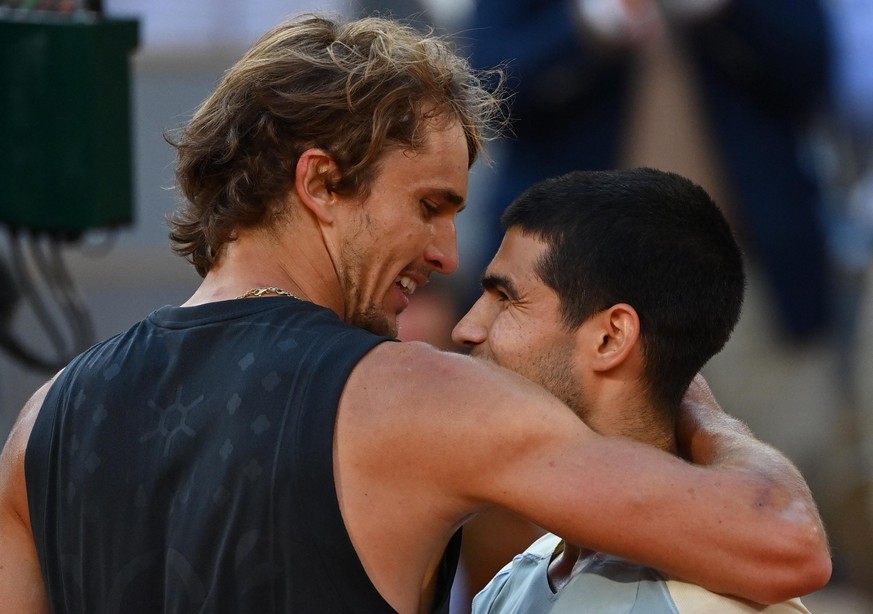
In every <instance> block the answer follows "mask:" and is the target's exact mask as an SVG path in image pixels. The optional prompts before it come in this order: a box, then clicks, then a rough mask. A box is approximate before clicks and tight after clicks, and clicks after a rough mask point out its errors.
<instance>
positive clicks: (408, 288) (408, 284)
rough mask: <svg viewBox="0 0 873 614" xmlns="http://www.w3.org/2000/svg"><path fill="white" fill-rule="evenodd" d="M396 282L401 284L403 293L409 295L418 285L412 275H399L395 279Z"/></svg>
mask: <svg viewBox="0 0 873 614" xmlns="http://www.w3.org/2000/svg"><path fill="white" fill-rule="evenodd" d="M394 283H395V284H397V285H399V286H400V287H401V288H402V289H403V293H404V294H407V295H411V294H412V293H413V292H415V289H416V288H417V287H418V284H416V283H415V282H414V281H413V280H412V278H411V277H407V276H406V275H398V276H397V279H395V280H394Z"/></svg>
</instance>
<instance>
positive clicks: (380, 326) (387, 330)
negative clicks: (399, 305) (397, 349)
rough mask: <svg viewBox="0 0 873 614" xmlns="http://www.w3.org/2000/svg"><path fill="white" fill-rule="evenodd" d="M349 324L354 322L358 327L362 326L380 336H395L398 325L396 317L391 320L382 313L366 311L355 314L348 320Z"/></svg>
mask: <svg viewBox="0 0 873 614" xmlns="http://www.w3.org/2000/svg"><path fill="white" fill-rule="evenodd" d="M349 323H350V324H354V325H355V326H357V327H359V328H363V329H364V330H367V331H369V332H371V333H373V334H374V335H379V336H382V337H392V338H396V337H397V332H398V325H397V318H394V319H393V320H392V319H390V318H388V317H387V316H386V315H385V314H384V313H381V312H379V313H376V312H372V311H371V312H367V313H360V314H355V315H354V316H352V318H351V319H350V320H349Z"/></svg>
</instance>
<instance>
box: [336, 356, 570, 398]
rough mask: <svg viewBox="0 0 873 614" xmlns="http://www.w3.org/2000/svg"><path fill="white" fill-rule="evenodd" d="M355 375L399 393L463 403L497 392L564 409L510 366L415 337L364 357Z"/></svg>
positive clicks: (370, 384) (395, 393)
mask: <svg viewBox="0 0 873 614" xmlns="http://www.w3.org/2000/svg"><path fill="white" fill-rule="evenodd" d="M353 375H354V376H358V377H360V379H363V380H365V381H366V382H367V384H368V388H371V389H372V388H373V387H375V386H380V385H387V386H389V390H390V391H391V392H392V394H393V395H395V396H396V395H397V394H398V393H399V392H401V391H402V392H408V393H410V394H416V396H419V397H424V396H425V393H438V394H436V395H435V396H436V398H438V399H443V400H446V399H449V398H451V399H453V400H454V401H456V402H462V401H464V400H465V399H468V400H471V401H475V400H478V399H482V398H488V397H490V396H491V395H492V394H493V393H495V392H499V393H500V394H501V395H503V396H505V397H507V399H511V398H513V397H516V396H517V397H522V398H525V399H529V400H530V401H531V402H532V403H533V404H534V405H541V404H546V405H557V406H560V407H564V406H563V404H561V403H560V402H558V401H557V400H556V399H555V398H554V397H552V395H550V394H548V393H547V392H546V391H545V390H544V389H542V388H541V387H540V386H538V385H536V384H534V383H532V382H530V381H529V380H527V379H525V378H523V377H521V376H519V375H518V374H516V373H513V372H512V371H510V370H508V369H504V368H503V367H500V366H498V365H496V364H494V363H491V362H488V361H484V360H480V359H477V358H472V357H470V356H467V355H464V354H458V353H455V352H447V351H444V350H440V349H438V348H435V347H434V346H432V345H429V344H427V343H423V342H417V341H406V342H401V343H383V344H382V345H380V346H378V347H377V348H376V349H374V350H373V351H372V352H370V354H368V355H367V356H366V357H365V358H364V360H362V361H361V363H360V364H359V365H358V367H357V368H356V373H354V374H353ZM422 400H424V399H422ZM507 404H509V403H507Z"/></svg>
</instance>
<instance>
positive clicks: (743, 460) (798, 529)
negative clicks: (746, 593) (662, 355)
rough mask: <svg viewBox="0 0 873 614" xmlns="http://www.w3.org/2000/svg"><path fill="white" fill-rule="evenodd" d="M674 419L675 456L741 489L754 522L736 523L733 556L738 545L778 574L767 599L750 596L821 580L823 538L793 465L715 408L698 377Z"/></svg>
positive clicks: (789, 591) (811, 586)
mask: <svg viewBox="0 0 873 614" xmlns="http://www.w3.org/2000/svg"><path fill="white" fill-rule="evenodd" d="M680 416H681V418H680V422H679V430H678V434H679V444H680V449H681V451H682V452H683V455H684V456H686V458H689V459H691V460H692V462H694V463H697V464H701V465H707V466H708V467H709V468H710V470H712V471H717V472H721V473H723V474H724V475H725V476H726V477H725V479H729V480H734V481H736V484H737V485H736V486H735V488H737V489H738V491H739V489H742V492H744V493H745V494H744V496H745V497H746V500H747V501H748V503H749V504H750V505H752V506H753V509H752V510H751V511H752V512H753V514H754V513H757V514H759V515H760V517H761V521H760V522H758V521H756V519H755V516H754V515H752V516H750V520H749V523H748V524H745V523H743V524H742V525H740V529H741V531H742V535H741V536H740V535H738V540H737V542H736V548H737V552H736V556H738V557H743V556H744V548H748V552H749V554H750V555H752V556H757V557H764V558H769V559H771V561H772V565H773V566H774V567H773V571H774V574H778V575H776V576H774V577H773V594H772V596H770V598H767V599H763V598H758V599H759V600H760V601H779V600H781V599H783V598H785V597H791V596H797V595H801V594H805V593H807V592H810V591H812V590H815V589H817V588H818V587H819V585H823V584H824V583H825V582H826V581H827V578H828V577H829V576H830V568H831V565H830V554H829V551H828V545H827V537H826V534H825V531H824V526H823V524H822V522H821V518H820V516H819V514H818V510H817V508H816V505H815V501H814V500H813V497H812V494H811V492H810V490H809V487H808V486H807V484H806V482H805V480H804V479H803V476H802V475H801V473H800V471H799V470H798V469H797V467H795V466H794V464H793V463H792V462H791V461H790V460H789V459H788V458H787V457H785V455H783V454H782V453H780V452H779V451H778V450H776V449H774V448H773V447H771V446H769V445H767V444H765V443H763V442H761V441H758V440H757V439H755V437H754V436H753V435H752V433H751V431H750V430H749V428H748V427H747V426H746V425H745V424H743V423H742V422H741V421H739V420H737V419H736V418H733V417H731V416H728V415H727V414H725V413H724V412H722V411H721V409H720V408H719V406H718V404H717V403H716V401H715V399H714V398H713V397H712V393H711V391H710V390H709V387H708V386H707V385H706V382H705V381H704V380H703V379H702V378H700V377H698V378H697V379H696V380H695V381H694V382H693V383H692V385H691V387H690V388H689V392H688V393H687V394H686V397H685V399H684V401H683V407H682V412H681V413H680ZM728 485H729V483H725V484H724V486H725V487H726V488H727V487H729V486H728ZM727 492H728V493H729V494H730V493H731V491H730V490H728V491H727ZM737 494H738V496H739V492H738V493H737ZM744 544H745V546H744ZM755 552H757V553H758V554H753V553H755ZM738 564H742V561H741V560H740V561H739V562H738ZM780 584H782V585H784V586H785V588H784V589H783V590H779V589H778V588H777V587H778V586H779V585H780ZM792 587H795V588H792ZM783 593H785V594H784V595H783Z"/></svg>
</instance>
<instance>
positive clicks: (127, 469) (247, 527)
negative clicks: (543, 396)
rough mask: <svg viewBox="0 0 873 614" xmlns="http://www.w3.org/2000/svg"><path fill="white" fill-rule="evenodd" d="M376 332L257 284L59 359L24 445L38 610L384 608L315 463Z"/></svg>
mask: <svg viewBox="0 0 873 614" xmlns="http://www.w3.org/2000/svg"><path fill="white" fill-rule="evenodd" d="M385 340H386V338H384V337H378V336H376V335H373V334H371V333H369V332H366V331H364V330H361V329H359V328H356V327H354V326H350V325H348V324H346V323H344V322H342V321H341V320H340V319H339V318H337V317H336V315H335V314H334V313H333V312H331V311H329V310H327V309H324V308H321V307H318V306H316V305H313V304H311V303H305V302H301V301H297V300H294V299H289V298H285V297H269V298H259V299H257V300H238V301H225V302H220V303H213V304H207V305H203V306H198V307H188V308H178V307H164V308H162V309H159V310H157V311H155V312H154V313H152V314H151V315H150V316H149V317H147V318H146V319H145V320H143V321H142V322H140V323H138V324H136V325H135V326H133V327H132V328H131V329H130V330H129V331H127V332H126V333H123V334H121V335H118V336H116V337H113V338H111V339H109V340H107V341H105V342H103V343H100V344H98V345H96V346H94V347H93V348H91V349H89V350H88V351H86V352H85V353H83V354H82V355H81V356H79V357H78V358H77V359H75V360H74V361H73V362H72V363H71V364H70V365H69V366H68V367H67V368H66V369H65V370H64V372H63V373H62V374H61V375H60V376H59V378H58V379H57V381H56V382H55V383H54V384H53V386H52V387H51V389H50V390H49V392H48V394H47V396H46V399H45V402H44V404H43V407H42V409H41V410H40V413H39V416H38V418H37V420H36V423H35V425H34V428H33V433H32V435H31V437H30V441H29V443H28V447H27V452H26V456H25V473H26V482H27V492H28V500H29V504H30V516H31V523H32V526H33V533H34V539H35V542H36V546H37V552H38V554H39V559H40V563H41V565H42V571H43V576H44V578H45V581H46V588H47V590H48V594H49V599H50V602H51V605H52V609H53V611H54V612H63V613H72V612H80V613H83V614H115V613H123V614H138V613H142V614H156V613H162V612H163V613H170V612H173V613H193V612H226V613H228V614H242V613H257V614H262V613H280V612H282V613H288V612H301V613H308V612H318V613H322V612H325V613H333V612H337V613H340V612H373V613H382V612H393V611H394V610H393V609H392V608H391V607H390V606H389V605H388V604H387V603H386V602H385V600H384V599H383V598H382V597H381V595H380V594H379V593H378V592H377V591H376V589H375V587H374V586H373V585H372V583H371V582H370V580H369V578H368V577H367V574H366V572H365V571H364V569H363V566H362V565H361V563H360V560H359V559H358V557H357V554H356V553H355V550H354V547H353V546H352V543H351V541H350V539H349V536H348V533H347V532H346V529H345V525H344V524H343V520H342V516H341V514H340V510H339V504H338V502H337V497H336V488H335V485H334V479H333V433H334V425H335V420H336V412H337V405H338V403H339V398H340V395H341V394H342V391H343V387H344V386H345V383H346V380H347V379H348V376H349V373H350V372H351V370H352V369H353V368H354V366H355V365H356V364H357V363H358V361H359V360H360V359H361V358H362V357H363V356H364V354H366V353H367V352H368V351H370V350H371V349H372V348H373V347H375V346H376V345H377V344H379V343H381V342H383V341H385ZM459 542H460V533H459V534H457V535H456V536H455V538H453V540H452V542H451V543H450V545H449V548H448V549H447V552H446V556H445V557H444V560H443V568H442V569H441V576H440V585H439V589H438V590H439V594H438V596H437V606H436V609H435V611H447V610H448V593H449V588H450V586H451V580H452V577H453V575H454V571H455V566H456V563H457V557H458V550H459Z"/></svg>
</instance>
